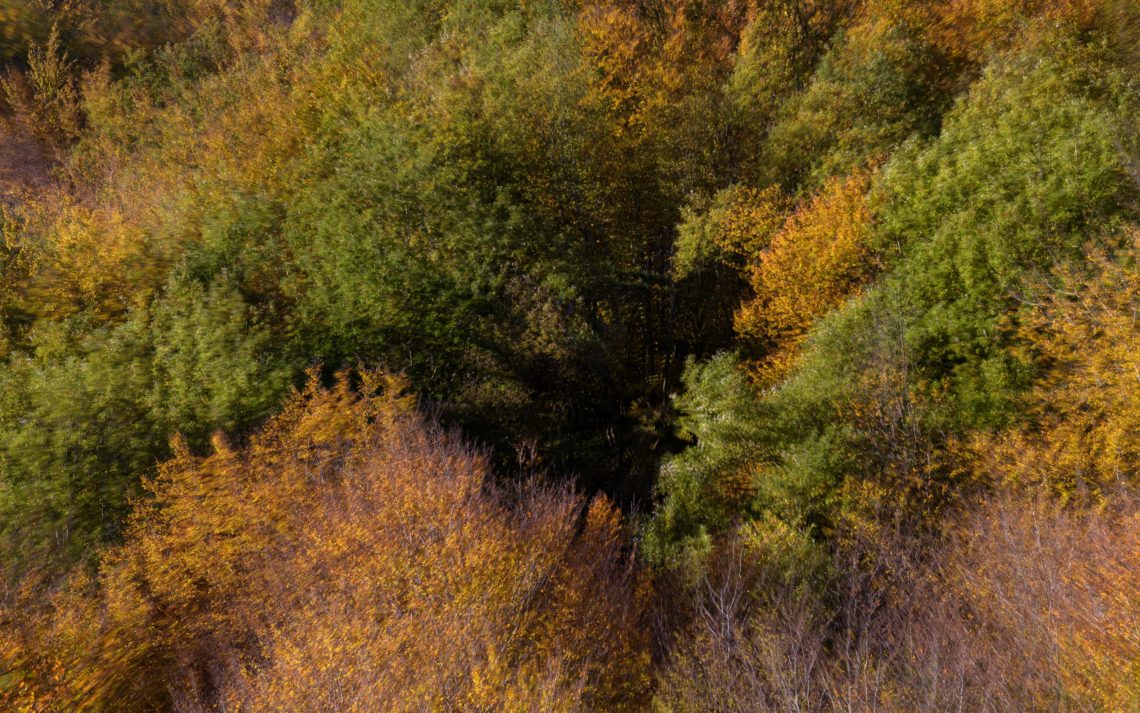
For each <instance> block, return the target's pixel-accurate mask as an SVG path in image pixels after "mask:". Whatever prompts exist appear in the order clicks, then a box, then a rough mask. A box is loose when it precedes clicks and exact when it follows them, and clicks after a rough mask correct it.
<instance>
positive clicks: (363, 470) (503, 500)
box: [0, 373, 648, 711]
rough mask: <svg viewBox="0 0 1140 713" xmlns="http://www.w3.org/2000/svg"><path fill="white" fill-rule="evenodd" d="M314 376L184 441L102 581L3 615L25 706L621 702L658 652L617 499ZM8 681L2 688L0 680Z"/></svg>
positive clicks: (369, 392)
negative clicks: (515, 470) (496, 468)
mask: <svg viewBox="0 0 1140 713" xmlns="http://www.w3.org/2000/svg"><path fill="white" fill-rule="evenodd" d="M361 382H362V383H361V384H360V386H359V388H358V389H354V388H351V387H350V385H349V379H348V377H347V376H343V375H342V376H341V378H340V379H339V380H338V382H337V384H336V385H335V386H333V387H332V388H330V389H324V388H321V387H320V385H319V381H318V379H317V376H316V374H313V375H312V379H311V381H310V384H309V386H308V388H307V389H305V390H304V391H303V392H301V393H298V394H297V395H296V396H295V398H294V399H293V400H292V401H291V403H290V404H289V405H288V406H287V407H286V408H285V410H284V411H283V412H282V413H281V414H280V415H279V416H277V417H276V418H274V419H272V420H271V421H270V422H269V423H268V424H267V426H266V427H265V429H264V430H263V431H261V432H260V433H258V434H257V435H255V436H254V437H253V438H252V439H251V441H250V443H249V444H248V445H247V446H245V447H243V448H237V447H234V446H231V445H229V444H228V443H227V442H226V440H225V439H224V438H221V437H218V438H216V439H215V442H214V452H213V454H211V455H209V456H207V457H200V456H197V455H195V454H193V453H190V452H188V451H187V449H186V448H185V447H184V446H182V445H178V446H177V448H176V450H177V453H176V456H175V458H174V459H173V460H171V461H170V462H168V463H166V464H165V465H163V466H162V468H161V472H160V474H159V476H158V477H157V478H156V479H155V480H154V482H153V483H152V485H151V489H152V491H153V499H152V500H150V501H149V502H147V503H145V504H140V506H139V508H138V510H137V512H136V514H135V516H134V517H133V519H132V522H131V523H130V526H129V528H128V531H127V533H126V539H125V544H124V545H123V546H121V547H119V548H117V549H115V550H112V551H110V552H108V553H107V554H106V556H105V557H104V560H103V565H102V569H101V573H100V576H99V578H98V582H97V583H91V582H88V583H86V584H85V585H84V584H83V583H77V584H76V585H74V586H72V587H70V588H68V589H66V590H65V591H64V593H62V594H60V595H58V596H56V597H55V598H54V599H53V600H52V601H51V604H50V607H48V609H47V611H45V612H43V613H42V614H40V615H39V616H37V617H27V616H24V617H22V621H21V620H9V621H8V622H7V624H8V625H7V626H6V627H5V628H4V632H5V636H6V637H7V642H6V643H9V644H10V645H9V647H8V649H7V651H6V652H5V653H4V654H3V656H4V657H5V659H4V660H3V663H5V664H6V668H5V670H9V669H11V670H15V671H20V672H23V673H22V678H21V679H20V684H19V685H17V686H16V687H15V688H14V689H12V688H10V689H9V695H10V699H9V700H8V701H6V702H7V703H9V704H10V705H11V707H13V708H15V709H16V710H22V709H26V710H37V711H38V710H69V711H70V710H133V709H135V708H131V706H132V705H133V704H137V709H138V710H150V709H152V708H153V707H154V706H155V705H156V702H157V703H158V704H161V705H165V706H172V707H173V708H174V709H175V710H201V706H206V707H211V706H215V705H223V706H224V707H225V708H226V709H228V710H250V711H253V710H256V711H298V710H341V711H365V710H368V711H372V710H424V709H433V710H434V709H456V708H460V709H465V710H488V711H490V710H537V709H541V710H581V709H583V708H588V709H599V710H624V709H628V708H631V707H633V706H634V705H635V704H636V702H637V701H639V700H641V699H643V698H644V695H645V693H646V686H647V680H648V669H647V667H648V654H647V642H646V638H645V634H644V633H643V632H644V626H643V621H642V619H641V617H642V613H641V612H642V609H641V606H642V603H643V602H644V601H645V599H646V592H645V591H644V589H643V586H642V585H641V584H639V581H638V577H637V574H636V572H635V571H634V570H633V569H632V567H633V564H632V560H631V559H630V557H631V555H630V553H629V551H628V544H627V540H626V538H625V536H624V535H623V531H622V526H621V518H620V516H619V515H618V514H617V513H616V511H615V510H614V509H613V507H612V506H610V505H609V504H608V503H607V502H606V501H604V500H595V501H594V502H593V503H592V504H590V505H589V507H588V508H587V507H585V506H584V504H583V503H582V501H581V500H580V499H578V498H576V497H575V496H573V495H572V493H570V492H569V491H568V490H566V489H558V488H553V487H550V486H539V485H530V486H514V487H512V488H507V489H502V488H499V487H497V486H496V485H495V484H494V483H492V482H491V481H490V480H489V478H488V469H487V462H486V460H485V458H484V457H483V456H482V455H481V454H480V453H478V452H476V451H474V450H472V449H471V448H470V447H468V446H466V445H464V444H463V443H461V442H459V441H458V440H457V439H456V438H455V437H454V436H453V435H451V434H449V433H447V432H445V431H443V430H441V429H440V428H438V427H436V426H433V425H431V424H429V423H427V422H425V421H424V420H423V419H422V418H421V417H420V416H419V415H417V413H416V411H415V409H414V407H413V404H412V402H411V400H410V399H409V398H408V397H406V396H402V395H401V392H402V389H403V382H402V381H401V380H399V379H395V378H393V377H390V376H387V375H383V374H373V373H365V374H363V375H361ZM2 690H3V689H0V691H2Z"/></svg>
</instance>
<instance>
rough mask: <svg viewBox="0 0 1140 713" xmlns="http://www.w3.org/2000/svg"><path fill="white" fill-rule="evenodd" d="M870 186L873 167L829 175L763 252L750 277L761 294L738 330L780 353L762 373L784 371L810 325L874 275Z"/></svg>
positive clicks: (746, 307) (739, 318) (744, 310)
mask: <svg viewBox="0 0 1140 713" xmlns="http://www.w3.org/2000/svg"><path fill="white" fill-rule="evenodd" d="M869 186H870V173H868V172H866V171H859V172H856V173H854V174H852V175H851V176H850V177H848V178H846V179H831V180H829V181H828V182H827V184H826V185H825V186H824V188H823V190H822V191H821V192H820V194H819V195H817V196H815V197H814V198H812V200H811V201H809V202H807V203H805V204H804V205H802V206H801V207H800V208H799V210H797V211H796V212H795V213H794V214H793V215H792V216H791V217H790V218H788V220H787V222H786V223H785V224H784V227H783V228H782V229H781V230H780V231H779V232H778V233H777V234H776V235H775V237H773V238H772V242H771V244H770V245H769V246H768V247H767V248H766V249H765V250H764V251H763V252H761V253H760V255H759V259H758V260H757V261H756V263H755V265H754V266H753V268H752V274H751V283H752V289H753V292H754V293H755V296H754V297H753V298H752V299H750V300H748V301H746V302H745V303H744V304H742V305H741V306H740V309H739V310H738V311H737V314H736V330H737V332H738V333H739V334H740V335H741V336H742V337H745V338H747V339H750V340H754V341H755V342H759V343H760V344H763V345H766V346H767V347H768V348H769V350H770V353H771V354H772V355H773V356H769V357H768V358H767V360H766V362H765V363H762V364H761V365H760V366H759V369H758V371H759V372H760V373H761V374H764V373H769V372H771V376H776V375H778V374H782V373H785V371H786V369H787V368H788V367H789V366H790V361H791V358H792V356H791V355H793V354H794V352H795V349H796V347H797V345H798V344H799V343H800V341H801V340H802V339H803V337H804V335H806V334H807V331H808V329H809V328H810V327H811V325H812V324H813V323H814V322H815V321H816V320H817V319H819V318H820V317H822V316H823V315H825V314H826V313H827V312H829V311H831V310H833V309H835V308H836V307H838V306H839V305H840V304H841V303H842V302H843V301H844V300H845V299H847V298H849V297H850V296H852V295H853V294H854V293H855V292H856V291H857V290H858V288H859V287H860V286H861V285H863V284H864V283H865V282H866V281H867V280H868V279H869V278H870V276H871V274H872V272H873V270H874V268H875V258H874V253H873V252H872V249H871V246H870V237H871V212H870V210H869V209H868V207H867V203H866V194H867V191H868V189H869ZM761 380H766V379H764V378H763V377H761Z"/></svg>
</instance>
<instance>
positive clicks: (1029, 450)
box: [975, 231, 1140, 495]
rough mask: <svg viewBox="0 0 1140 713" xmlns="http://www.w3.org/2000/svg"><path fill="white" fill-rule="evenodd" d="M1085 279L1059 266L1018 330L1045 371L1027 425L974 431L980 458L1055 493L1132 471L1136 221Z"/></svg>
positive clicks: (1138, 466)
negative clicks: (1055, 280) (991, 432)
mask: <svg viewBox="0 0 1140 713" xmlns="http://www.w3.org/2000/svg"><path fill="white" fill-rule="evenodd" d="M1130 241H1131V244H1130V245H1129V246H1127V247H1126V248H1125V249H1123V250H1121V251H1120V252H1119V253H1118V255H1117V257H1116V259H1114V260H1109V259H1108V258H1106V257H1104V256H1094V257H1093V258H1092V261H1091V262H1092V264H1093V265H1094V269H1095V270H1096V274H1095V275H1094V276H1093V277H1092V278H1091V279H1090V278H1089V277H1088V276H1084V275H1080V274H1078V273H1077V272H1075V271H1072V270H1064V271H1062V274H1061V279H1060V284H1059V285H1058V286H1057V287H1055V288H1046V290H1047V293H1046V295H1045V297H1044V298H1043V299H1042V300H1041V301H1040V302H1039V303H1037V304H1036V305H1034V307H1033V308H1032V309H1031V310H1030V311H1029V312H1028V314H1027V315H1025V317H1024V322H1023V323H1022V325H1021V326H1020V331H1019V334H1020V336H1021V338H1022V341H1023V343H1024V344H1025V345H1026V347H1027V348H1028V349H1029V350H1030V351H1031V352H1032V353H1033V354H1034V356H1035V357H1036V358H1037V359H1038V360H1040V361H1041V362H1043V364H1044V366H1045V372H1044V374H1043V375H1042V377H1041V378H1040V379H1039V381H1038V383H1037V386H1036V387H1035V388H1034V389H1033V391H1032V392H1031V393H1030V395H1029V403H1028V407H1029V411H1030V414H1031V416H1032V417H1033V418H1032V420H1033V421H1034V422H1035V428H1033V429H1031V430H1024V431H1018V432H1013V433H1008V434H1004V435H1003V436H1002V437H1001V438H1000V439H998V440H996V442H995V439H994V438H992V437H983V438H979V439H978V442H977V443H976V444H975V450H976V451H977V452H978V453H979V454H981V456H980V457H981V463H982V468H983V469H984V470H986V471H987V472H989V473H992V474H994V475H995V477H998V478H1000V479H1002V480H1004V481H1006V482H1009V483H1014V484H1019V485H1023V486H1034V485H1041V484H1044V485H1048V486H1050V487H1051V488H1053V489H1054V490H1056V491H1058V492H1059V493H1060V494H1062V495H1071V494H1073V492H1074V491H1075V490H1077V489H1091V490H1092V491H1093V493H1094V494H1100V493H1104V492H1105V491H1111V490H1115V489H1116V488H1119V487H1120V486H1123V485H1128V484H1133V485H1134V484H1135V482H1136V474H1137V472H1140V398H1138V394H1140V322H1138V321H1137V320H1138V317H1137V315H1138V314H1140V267H1138V265H1140V263H1138V262H1137V260H1138V258H1140V231H1134V232H1133V233H1132V235H1131V237H1130Z"/></svg>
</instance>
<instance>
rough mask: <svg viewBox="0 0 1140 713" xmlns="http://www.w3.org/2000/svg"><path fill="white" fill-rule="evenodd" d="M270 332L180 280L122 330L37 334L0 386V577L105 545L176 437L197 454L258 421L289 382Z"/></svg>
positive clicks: (62, 329) (76, 325)
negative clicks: (0, 555)
mask: <svg viewBox="0 0 1140 713" xmlns="http://www.w3.org/2000/svg"><path fill="white" fill-rule="evenodd" d="M267 337H268V333H267V332H266V330H265V329H264V327H262V326H260V325H259V324H258V323H257V318H256V313H255V312H254V311H253V310H252V309H251V308H250V307H249V306H248V305H246V304H245V303H244V302H243V301H242V299H241V297H240V296H239V295H238V294H237V293H235V292H234V291H233V288H232V287H230V286H228V285H226V284H224V283H223V282H218V283H214V284H212V285H210V286H209V287H204V286H202V285H200V284H197V283H194V282H188V281H185V280H179V279H176V280H175V281H174V282H173V283H172V285H171V287H170V288H169V290H167V291H166V293H165V294H164V295H163V297H161V298H160V299H159V300H157V301H156V302H155V304H154V305H153V306H152V307H150V308H149V309H145V310H140V311H138V312H136V313H133V314H132V315H130V316H129V317H128V319H127V320H126V321H125V322H124V323H123V324H121V325H118V326H115V327H99V326H95V327H93V326H92V325H91V324H90V322H89V321H88V320H85V319H84V318H81V317H76V318H72V319H70V320H67V321H65V322H61V323H58V324H50V325H43V326H42V327H37V329H36V330H35V331H34V333H33V334H32V336H31V338H30V341H31V345H32V348H31V349H30V350H29V351H28V352H26V353H23V352H20V353H17V354H14V355H13V356H11V357H10V358H9V361H8V364H7V367H6V369H5V370H4V373H3V377H2V378H3V388H2V389H0V391H2V392H3V394H4V400H3V405H2V407H0V481H2V482H3V489H2V490H0V512H2V513H3V514H2V520H3V522H4V531H3V537H4V541H5V547H6V551H7V552H8V553H9V554H8V557H9V558H10V559H9V560H8V562H7V566H8V567H9V570H8V572H6V574H11V573H12V571H13V570H16V571H18V570H19V569H20V568H22V567H27V566H29V565H31V564H37V565H38V566H47V565H51V564H52V563H53V559H54V558H56V557H68V556H74V555H75V554H77V553H82V552H84V551H88V550H89V549H90V548H91V547H92V546H93V544H95V543H96V542H98V541H99V540H101V539H102V538H106V537H113V536H114V535H115V534H116V533H117V532H118V529H119V524H120V521H121V518H122V516H123V514H124V513H125V512H126V511H127V506H128V500H129V499H130V498H132V497H134V496H136V495H138V494H139V491H138V484H139V480H138V478H139V475H140V474H142V473H146V472H149V471H150V469H151V468H153V466H154V464H155V462H156V460H157V459H158V458H160V457H162V456H164V455H165V454H167V453H168V450H167V448H168V441H169V439H170V438H171V437H172V436H173V435H174V434H175V433H182V434H184V435H185V436H186V437H187V438H189V439H190V443H191V444H195V445H197V446H199V447H201V446H203V445H204V444H205V441H206V437H207V436H208V435H209V434H210V433H211V432H212V431H213V430H214V429H217V428H227V429H237V428H240V427H243V426H245V425H248V424H250V423H254V422H256V421H257V420H258V419H260V418H262V417H264V416H265V415H266V414H267V413H268V412H269V410H270V409H271V408H272V407H273V406H275V405H276V404H277V403H278V400H279V399H280V398H281V396H282V395H283V394H284V393H285V391H286V390H287V388H288V385H289V381H290V375H291V373H290V371H289V370H287V369H285V368H283V367H284V365H285V364H286V363H287V362H286V361H285V359H284V356H283V355H281V354H276V353H273V352H270V351H269V350H268V345H269V342H268V340H267ZM37 560H38V562H37Z"/></svg>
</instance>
